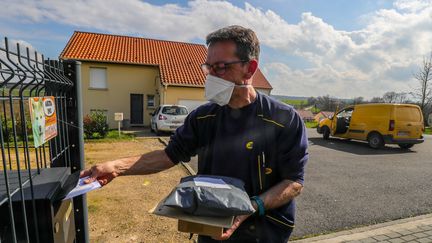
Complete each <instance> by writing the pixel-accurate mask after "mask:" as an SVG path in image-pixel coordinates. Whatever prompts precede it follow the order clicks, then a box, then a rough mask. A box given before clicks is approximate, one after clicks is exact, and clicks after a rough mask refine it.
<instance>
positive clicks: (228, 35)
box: [206, 25, 260, 60]
mask: <svg viewBox="0 0 432 243" xmlns="http://www.w3.org/2000/svg"><path fill="white" fill-rule="evenodd" d="M223 41H233V42H234V43H235V44H236V46H237V48H236V49H237V50H236V55H237V56H238V57H239V58H240V59H241V60H251V59H256V60H258V57H259V53H260V45H259V40H258V38H257V36H256V34H255V32H254V31H253V30H251V29H248V28H244V27H242V26H239V25H231V26H228V27H224V28H222V29H218V30H216V31H214V32H212V33H210V34H208V35H207V38H206V44H207V46H211V45H212V44H213V43H216V42H223Z"/></svg>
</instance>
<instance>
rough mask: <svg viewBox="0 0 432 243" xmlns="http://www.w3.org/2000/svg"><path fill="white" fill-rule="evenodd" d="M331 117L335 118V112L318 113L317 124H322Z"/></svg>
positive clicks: (316, 116)
mask: <svg viewBox="0 0 432 243" xmlns="http://www.w3.org/2000/svg"><path fill="white" fill-rule="evenodd" d="M330 116H333V112H331V111H320V112H318V113H317V114H316V115H315V117H314V119H315V121H316V122H320V121H321V120H322V119H324V118H329V117H330Z"/></svg>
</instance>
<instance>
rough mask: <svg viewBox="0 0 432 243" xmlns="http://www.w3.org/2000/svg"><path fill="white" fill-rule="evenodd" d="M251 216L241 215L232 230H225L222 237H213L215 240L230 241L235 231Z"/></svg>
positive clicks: (235, 220) (236, 219) (237, 217)
mask: <svg viewBox="0 0 432 243" xmlns="http://www.w3.org/2000/svg"><path fill="white" fill-rule="evenodd" d="M249 216H250V215H240V216H236V217H235V218H234V223H233V225H232V226H231V228H229V229H227V230H225V231H224V232H223V234H222V235H221V237H213V239H215V240H228V239H229V238H230V237H231V235H232V234H233V233H234V231H235V230H236V229H237V228H238V227H239V226H240V224H241V223H243V221H245V220H246V219H247V218H248V217H249Z"/></svg>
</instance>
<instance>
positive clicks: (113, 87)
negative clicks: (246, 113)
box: [60, 31, 272, 128]
mask: <svg viewBox="0 0 432 243" xmlns="http://www.w3.org/2000/svg"><path fill="white" fill-rule="evenodd" d="M206 55H207V48H206V46H205V45H200V44H193V43H184V42H175V41H165V40H155V39H146V38H139V37H129V36H120V35H110V34H98V33H88V32H80V31H75V32H74V34H73V35H72V37H71V38H70V40H69V42H68V43H67V45H66V47H65V48H64V50H63V51H62V53H61V54H60V59H62V60H77V61H80V62H81V81H82V97H83V112H84V115H86V114H90V113H91V112H93V111H102V112H104V113H105V114H106V116H107V119H108V124H109V126H110V127H111V128H114V127H116V122H115V121H114V113H117V112H122V113H123V114H124V119H126V120H129V122H130V124H131V125H140V126H143V125H144V126H148V125H149V124H150V114H151V113H152V112H153V111H154V110H155V108H157V107H158V105H161V104H180V105H185V106H187V107H188V108H189V109H190V110H192V109H194V108H196V107H198V106H199V105H201V104H203V103H206V100H205V98H204V82H205V75H204V74H203V72H202V71H201V68H200V65H201V64H202V63H204V62H205V59H206ZM253 86H254V87H255V88H256V89H257V90H258V91H260V92H263V93H266V94H270V91H271V90H272V86H271V85H270V83H269V82H268V81H267V79H266V78H265V77H264V75H263V74H262V73H261V71H260V70H259V69H258V71H257V72H256V74H255V75H254V78H253Z"/></svg>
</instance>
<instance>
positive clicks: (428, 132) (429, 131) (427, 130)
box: [424, 127, 432, 135]
mask: <svg viewBox="0 0 432 243" xmlns="http://www.w3.org/2000/svg"><path fill="white" fill-rule="evenodd" d="M424 133H425V134H429V135H431V134H432V127H426V128H425V132H424Z"/></svg>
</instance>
